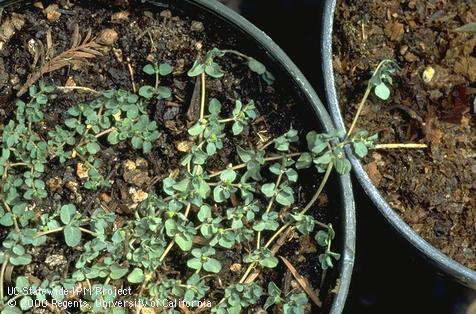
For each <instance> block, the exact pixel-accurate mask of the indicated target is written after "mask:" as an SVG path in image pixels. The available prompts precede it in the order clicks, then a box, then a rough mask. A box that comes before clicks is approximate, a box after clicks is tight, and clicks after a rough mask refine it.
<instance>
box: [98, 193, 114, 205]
mask: <svg viewBox="0 0 476 314" xmlns="http://www.w3.org/2000/svg"><path fill="white" fill-rule="evenodd" d="M99 197H100V198H101V200H102V201H103V202H104V203H106V204H109V203H110V202H111V195H109V194H107V193H105V192H104V193H101V195H99Z"/></svg>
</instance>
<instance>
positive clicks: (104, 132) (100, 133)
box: [95, 127, 116, 138]
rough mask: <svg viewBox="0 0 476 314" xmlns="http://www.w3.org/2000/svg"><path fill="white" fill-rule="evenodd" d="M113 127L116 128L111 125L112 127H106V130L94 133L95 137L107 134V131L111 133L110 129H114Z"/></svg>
mask: <svg viewBox="0 0 476 314" xmlns="http://www.w3.org/2000/svg"><path fill="white" fill-rule="evenodd" d="M115 129H116V128H114V127H113V128H109V129H107V130H104V131H102V132H99V133H98V134H96V135H95V137H96V138H98V137H101V136H103V135H106V134H109V133H111V132H112V131H114V130H115Z"/></svg>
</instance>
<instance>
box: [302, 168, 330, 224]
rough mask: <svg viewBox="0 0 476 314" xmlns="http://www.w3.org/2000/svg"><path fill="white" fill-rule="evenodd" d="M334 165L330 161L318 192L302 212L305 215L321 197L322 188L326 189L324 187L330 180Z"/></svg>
mask: <svg viewBox="0 0 476 314" xmlns="http://www.w3.org/2000/svg"><path fill="white" fill-rule="evenodd" d="M333 167H334V164H333V163H329V165H328V166H327V169H326V173H325V174H324V177H323V178H322V181H321V184H319V187H318V188H317V190H316V193H315V194H314V196H313V197H312V199H311V200H310V201H309V203H307V205H306V207H304V208H303V209H302V210H301V212H300V214H302V215H304V214H305V213H306V212H307V211H308V210H309V209H310V208H311V207H312V205H314V203H315V202H316V201H317V199H318V198H319V195H321V192H322V190H324V187H325V186H326V183H327V181H328V180H329V177H330V175H331V172H332V168H333Z"/></svg>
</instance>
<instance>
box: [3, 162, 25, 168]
mask: <svg viewBox="0 0 476 314" xmlns="http://www.w3.org/2000/svg"><path fill="white" fill-rule="evenodd" d="M8 166H9V167H21V166H25V167H26V166H30V165H29V164H27V163H26V162H15V163H11V164H8Z"/></svg>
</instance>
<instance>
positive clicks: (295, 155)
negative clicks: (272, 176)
mask: <svg viewBox="0 0 476 314" xmlns="http://www.w3.org/2000/svg"><path fill="white" fill-rule="evenodd" d="M301 154H302V153H291V154H287V155H281V156H271V157H266V158H265V159H264V161H266V162H267V161H274V160H280V159H283V158H292V157H297V156H301ZM245 167H246V163H242V164H238V165H236V166H232V167H228V168H226V169H223V170H220V171H216V172H212V173H210V174H209V175H208V177H209V178H213V177H216V176H219V175H220V174H221V173H222V172H223V171H225V170H228V169H231V170H238V169H242V168H245Z"/></svg>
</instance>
